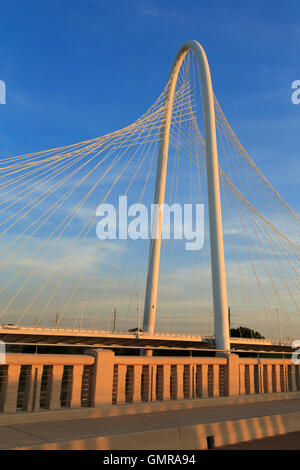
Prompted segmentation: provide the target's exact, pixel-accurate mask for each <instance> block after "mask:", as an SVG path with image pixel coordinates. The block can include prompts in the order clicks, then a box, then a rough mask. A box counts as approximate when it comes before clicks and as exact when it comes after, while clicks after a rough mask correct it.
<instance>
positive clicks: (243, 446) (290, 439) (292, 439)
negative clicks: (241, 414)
mask: <svg viewBox="0 0 300 470" xmlns="http://www.w3.org/2000/svg"><path fill="white" fill-rule="evenodd" d="M215 450H300V432H291V433H288V434H283V435H280V436H273V437H265V438H263V439H255V440H254V441H248V442H240V443H238V444H233V445H229V446H223V447H218V448H217V449H215Z"/></svg>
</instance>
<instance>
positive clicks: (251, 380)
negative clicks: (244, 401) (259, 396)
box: [249, 364, 255, 395]
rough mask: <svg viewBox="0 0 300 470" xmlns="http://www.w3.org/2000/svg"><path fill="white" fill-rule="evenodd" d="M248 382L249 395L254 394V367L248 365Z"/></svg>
mask: <svg viewBox="0 0 300 470" xmlns="http://www.w3.org/2000/svg"><path fill="white" fill-rule="evenodd" d="M249 380H250V395H254V394H255V385H254V365H253V364H249Z"/></svg>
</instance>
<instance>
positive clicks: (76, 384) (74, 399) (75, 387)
mask: <svg viewBox="0 0 300 470" xmlns="http://www.w3.org/2000/svg"><path fill="white" fill-rule="evenodd" d="M82 374H83V365H82V364H78V365H74V366H73V377H72V395H71V403H70V406H71V408H81V387H82Z"/></svg>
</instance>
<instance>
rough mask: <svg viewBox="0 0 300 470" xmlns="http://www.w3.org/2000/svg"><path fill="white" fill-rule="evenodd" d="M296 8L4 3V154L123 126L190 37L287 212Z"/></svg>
mask: <svg viewBox="0 0 300 470" xmlns="http://www.w3.org/2000/svg"><path fill="white" fill-rule="evenodd" d="M299 13H300V5H299V2H298V1H296V0H289V1H288V2H286V1H278V0H277V1H276V0H275V1H274V0H273V1H268V0H267V1H266V0H263V1H260V2H257V1H256V2H240V1H226V2H224V1H223V0H218V1H209V2H204V1H191V0H185V1H184V2H182V1H179V0H178V1H177V0H173V1H169V0H164V1H155V0H148V1H146V0H126V1H124V0H122V1H103V0H72V1H63V2H62V1H57V0H56V1H55V0H54V1H51V2H50V1H43V2H40V1H38V0H27V1H26V2H23V1H21V0H20V1H16V0H12V1H10V2H5V3H4V2H3V3H2V5H1V30H0V79H2V80H5V82H6V85H7V105H6V106H0V124H1V129H0V155H2V156H3V155H8V154H11V155H12V154H14V155H16V154H20V153H24V152H30V151H34V150H40V149H42V148H49V147H52V146H57V145H65V144H68V143H71V142H76V141H80V140H83V139H86V138H89V137H96V136H98V135H102V134H104V133H105V132H108V131H111V130H114V129H118V128H121V127H123V126H125V125H126V124H128V123H130V122H132V121H134V120H135V119H136V118H137V117H138V116H139V115H140V114H142V113H143V112H144V111H145V110H146V109H147V108H148V107H149V106H150V105H151V104H152V103H153V101H154V99H155V98H156V97H157V96H158V95H159V93H160V91H161V90H162V87H163V85H164V84H165V82H166V80H167V77H168V73H169V69H170V65H171V63H172V60H173V57H174V54H175V53H176V50H177V49H178V47H179V46H180V45H181V43H183V42H184V41H185V40H187V39H197V40H198V41H199V42H201V43H202V44H203V45H204V47H205V49H206V52H207V55H208V59H209V62H210V66H211V69H212V76H213V84H214V90H215V93H216V95H217V97H218V99H219V101H220V103H221V106H222V108H223V110H224V112H225V115H226V116H227V118H228V119H229V122H231V124H232V126H233V128H234V130H235V131H236V132H237V134H238V136H239V138H240V140H241V142H242V143H243V144H244V145H245V146H246V148H247V150H248V151H249V153H250V155H251V156H252V158H253V159H254V161H255V162H256V163H257V165H258V166H259V167H260V168H261V169H262V170H263V172H264V173H265V174H266V176H267V177H269V179H270V180H271V181H272V182H273V183H274V185H275V186H276V187H277V188H278V189H279V191H280V192H281V193H282V195H283V196H284V197H285V198H286V199H287V200H288V202H290V204H292V205H293V206H294V207H295V206H297V205H298V201H297V177H298V175H299V158H298V156H299V150H298V139H299V124H300V105H299V106H296V105H293V104H292V103H291V99H290V95H291V89H290V87H291V82H292V81H293V80H296V79H300V63H299V59H298V57H299V44H300V26H299Z"/></svg>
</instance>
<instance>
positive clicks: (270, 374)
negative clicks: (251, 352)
mask: <svg viewBox="0 0 300 470" xmlns="http://www.w3.org/2000/svg"><path fill="white" fill-rule="evenodd" d="M267 369H268V393H273V385H272V383H273V381H272V364H268V365H267Z"/></svg>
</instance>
